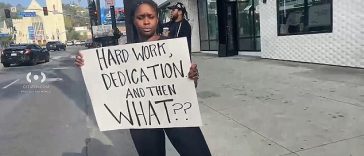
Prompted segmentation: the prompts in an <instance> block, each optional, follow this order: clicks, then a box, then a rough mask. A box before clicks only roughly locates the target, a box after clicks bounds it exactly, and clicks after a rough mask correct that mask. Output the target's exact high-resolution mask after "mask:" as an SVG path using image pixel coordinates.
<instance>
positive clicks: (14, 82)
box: [3, 79, 19, 89]
mask: <svg viewBox="0 0 364 156" xmlns="http://www.w3.org/2000/svg"><path fill="white" fill-rule="evenodd" d="M18 81H19V79H16V80H15V81H13V82H12V83H10V84H8V85H7V86H5V87H3V89H6V88H8V87H10V86H11V85H13V84H14V83H16V82H18Z"/></svg>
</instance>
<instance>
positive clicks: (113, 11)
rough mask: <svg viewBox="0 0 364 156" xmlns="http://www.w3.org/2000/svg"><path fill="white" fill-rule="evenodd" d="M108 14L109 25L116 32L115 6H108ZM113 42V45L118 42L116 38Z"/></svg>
mask: <svg viewBox="0 0 364 156" xmlns="http://www.w3.org/2000/svg"><path fill="white" fill-rule="evenodd" d="M110 14H111V27H112V30H114V32H116V29H117V28H116V17H115V6H110ZM114 35H115V33H114ZM113 44H114V45H117V44H118V39H117V38H115V39H114V41H113Z"/></svg>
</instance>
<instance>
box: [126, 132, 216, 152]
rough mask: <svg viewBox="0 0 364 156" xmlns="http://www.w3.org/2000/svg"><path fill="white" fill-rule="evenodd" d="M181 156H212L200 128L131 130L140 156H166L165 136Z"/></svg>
mask: <svg viewBox="0 0 364 156" xmlns="http://www.w3.org/2000/svg"><path fill="white" fill-rule="evenodd" d="M164 132H165V133H166V134H167V136H168V138H169V140H170V141H171V143H172V144H173V146H174V147H175V148H176V150H177V152H178V153H179V154H180V155H181V156H211V153H210V150H209V148H208V146H207V143H206V141H205V138H204V136H203V134H202V132H201V129H200V128H199V127H188V128H164V129H162V128H158V129H131V130H130V133H131V137H132V138H133V141H134V144H135V147H136V149H137V151H138V154H139V156H165V155H166V147H165V135H164Z"/></svg>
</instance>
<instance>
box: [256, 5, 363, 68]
mask: <svg viewBox="0 0 364 156" xmlns="http://www.w3.org/2000/svg"><path fill="white" fill-rule="evenodd" d="M276 5H277V0H268V1H267V3H266V4H263V3H262V0H260V13H261V19H260V22H261V26H260V28H261V38H262V43H261V44H262V57H263V58H272V59H281V60H292V61H301V62H313V63H322V64H331V65H340V66H351V67H362V68H364V12H363V11H362V10H363V8H364V3H363V0H350V1H347V0H333V32H332V33H325V34H306V35H294V36H278V35H277V8H276Z"/></svg>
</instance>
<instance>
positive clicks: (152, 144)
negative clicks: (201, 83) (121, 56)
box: [75, 0, 211, 156]
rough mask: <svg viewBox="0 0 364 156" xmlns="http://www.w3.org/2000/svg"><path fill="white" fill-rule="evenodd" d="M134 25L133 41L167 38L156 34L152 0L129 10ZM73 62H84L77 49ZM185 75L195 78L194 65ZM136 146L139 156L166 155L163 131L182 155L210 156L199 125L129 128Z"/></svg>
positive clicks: (140, 0) (156, 16)
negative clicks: (135, 34)
mask: <svg viewBox="0 0 364 156" xmlns="http://www.w3.org/2000/svg"><path fill="white" fill-rule="evenodd" d="M131 15H132V16H131V17H132V19H133V27H134V29H135V31H136V33H137V34H138V35H137V36H136V40H135V41H134V42H135V43H138V42H148V41H157V40H163V39H166V38H165V37H162V36H159V35H157V33H156V31H157V28H158V6H157V4H156V3H155V2H153V1H152V0H139V1H138V3H136V5H135V6H134V7H133V10H131ZM75 64H76V65H77V66H79V67H81V66H83V65H84V60H83V56H82V55H81V54H80V53H79V54H78V56H77V57H76V62H75ZM188 77H189V78H190V79H193V80H195V82H196V81H197V80H198V70H197V65H196V64H193V65H191V68H190V71H189V74H188ZM130 133H131V136H132V138H133V141H134V144H135V147H136V149H137V151H138V154H139V155H140V156H165V155H166V150H165V134H166V135H167V136H168V138H169V140H170V141H171V143H172V144H173V146H174V147H175V148H176V150H177V151H178V153H179V154H180V155H181V156H210V155H211V153H210V150H209V148H208V146H207V143H206V141H205V138H204V136H203V134H202V132H201V130H200V128H198V127H187V128H164V129H163V128H157V129H131V130H130Z"/></svg>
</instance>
